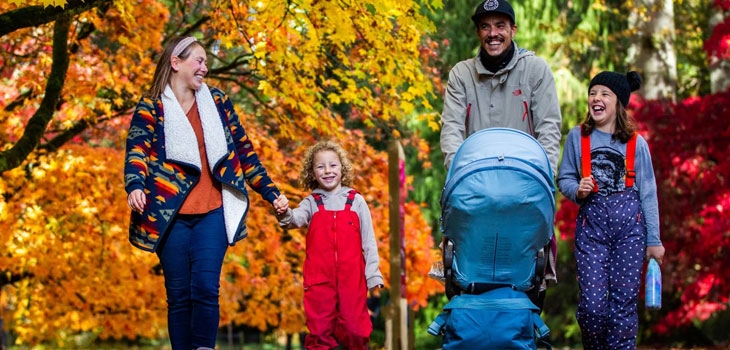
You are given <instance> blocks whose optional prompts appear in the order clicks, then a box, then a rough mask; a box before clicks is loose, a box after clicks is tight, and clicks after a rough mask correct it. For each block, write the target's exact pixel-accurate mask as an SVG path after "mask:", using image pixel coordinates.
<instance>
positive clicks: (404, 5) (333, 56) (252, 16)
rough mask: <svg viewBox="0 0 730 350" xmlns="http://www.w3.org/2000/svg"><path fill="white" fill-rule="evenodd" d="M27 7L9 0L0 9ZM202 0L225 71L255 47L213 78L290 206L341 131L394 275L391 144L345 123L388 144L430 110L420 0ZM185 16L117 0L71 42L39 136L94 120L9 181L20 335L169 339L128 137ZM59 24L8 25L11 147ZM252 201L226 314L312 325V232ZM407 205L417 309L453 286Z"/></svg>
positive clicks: (2, 92) (232, 319)
mask: <svg viewBox="0 0 730 350" xmlns="http://www.w3.org/2000/svg"><path fill="white" fill-rule="evenodd" d="M19 4H20V3H18V2H17V1H16V2H14V3H13V4H8V3H3V4H0V13H2V12H5V11H10V10H12V9H14V8H15V7H16V6H18V5H19ZM199 4H200V8H197V11H198V12H197V13H196V14H195V15H198V16H204V15H206V16H210V18H211V20H209V21H204V22H202V24H201V27H200V29H199V30H200V32H201V33H203V36H204V37H205V38H206V41H205V42H206V45H210V44H211V42H212V41H213V39H215V40H219V42H220V47H221V51H220V52H219V53H217V55H216V56H214V57H211V58H210V65H211V68H215V67H216V66H220V65H224V64H226V63H229V62H231V61H233V60H235V59H237V58H240V57H246V59H248V61H247V64H246V65H245V69H249V70H246V71H242V72H240V71H239V72H236V73H237V74H232V75H230V76H222V77H221V76H219V77H218V78H226V79H221V80H215V79H213V77H211V78H210V79H209V81H208V84H209V85H212V86H219V87H221V88H223V89H224V90H225V91H227V92H229V93H230V94H231V97H232V99H233V101H234V103H236V104H237V109H238V112H239V115H240V116H241V119H242V122H243V125H244V126H245V127H246V130H247V133H248V134H249V135H250V136H251V138H252V140H253V142H254V145H255V146H256V147H257V148H256V150H257V152H258V154H259V157H260V158H261V160H262V162H263V164H264V165H265V166H266V168H267V170H268V171H269V173H270V175H271V177H272V178H273V179H274V180H275V181H276V182H277V184H278V185H279V187H280V189H281V190H282V191H283V192H284V193H286V194H287V195H288V196H289V197H290V200H291V202H292V203H293V204H294V203H297V202H298V201H299V200H300V199H301V198H302V197H303V196H304V195H306V193H303V192H302V191H301V190H300V189H298V188H297V186H296V183H297V176H298V172H299V165H300V164H299V161H300V160H301V159H302V155H303V152H304V150H305V149H306V148H307V147H308V146H310V145H311V144H313V143H314V142H316V141H317V140H319V139H323V138H332V139H336V140H338V141H339V142H341V143H342V144H343V145H344V146H345V149H346V150H348V151H349V152H350V157H351V159H352V161H353V163H354V166H355V169H356V171H357V176H356V178H355V181H354V184H353V187H355V188H356V189H357V190H358V191H360V192H361V193H362V194H363V196H364V197H365V199H366V200H367V202H368V204H369V205H370V209H371V213H372V215H373V221H374V224H375V234H376V237H377V239H378V247H379V250H380V256H381V271H382V272H383V273H384V275H385V276H384V277H385V279H386V281H389V274H390V269H389V264H388V262H389V254H390V253H389V243H388V241H389V237H388V231H389V223H388V220H389V217H388V206H389V203H388V169H387V155H386V154H385V153H384V152H382V151H378V150H376V149H375V148H374V147H373V146H372V145H370V144H368V143H367V142H366V141H365V136H364V133H363V132H362V131H358V130H347V129H346V128H345V120H348V121H353V122H357V123H359V124H361V125H363V127H364V128H368V129H370V130H368V133H374V134H376V135H381V136H380V137H382V139H387V138H390V135H397V134H398V131H397V130H398V127H399V126H398V125H399V119H402V118H404V117H406V116H410V115H413V114H414V113H415V112H414V111H415V108H416V107H417V106H421V107H425V108H426V109H428V108H429V107H430V106H429V105H428V102H427V98H428V97H429V96H430V95H431V94H432V86H431V83H430V82H429V79H428V76H427V75H426V74H424V73H423V72H422V69H423V68H422V67H421V64H420V60H421V59H422V57H421V55H422V52H421V51H419V41H420V38H421V36H422V35H423V33H425V32H426V31H427V30H429V29H430V28H431V27H432V25H431V24H430V23H429V22H428V21H427V20H426V19H425V18H424V17H422V12H423V11H422V9H420V8H419V6H423V2H419V3H415V2H412V1H408V0H402V1H390V0H372V1H369V2H367V3H365V2H363V3H357V2H356V3H354V4H353V5H344V4H343V3H341V2H336V1H311V2H310V1H303V2H301V4H297V5H296V6H299V7H298V8H294V7H291V6H294V5H293V3H291V2H288V1H283V0H282V1H271V2H251V3H249V2H247V1H240V2H239V1H216V0H213V1H201V2H200V3H199ZM438 4H440V2H439V1H434V5H431V4H427V6H437V5H438ZM171 6H174V5H171ZM185 15H186V16H191V13H186V14H185ZM183 18H184V17H183V13H180V12H179V9H178V10H174V9H168V8H167V7H165V5H164V2H158V1H152V0H120V1H114V2H112V5H111V8H109V9H108V10H106V12H101V11H87V12H82V13H81V14H79V15H77V16H76V17H74V24H73V25H72V26H71V27H72V29H71V31H72V33H71V34H72V35H70V36H69V38H70V43H69V45H78V46H76V47H75V48H74V50H75V51H73V52H72V53H71V54H70V65H69V70H68V72H67V74H66V81H65V85H64V89H63V100H62V101H61V103H59V105H58V111H57V112H56V113H55V115H54V118H53V120H52V121H51V123H50V124H49V126H48V128H47V129H46V131H45V133H44V136H43V140H44V141H48V140H51V139H53V137H55V136H57V135H59V134H62V133H63V132H64V131H66V130H68V129H69V128H71V126H72V125H74V124H76V123H78V122H82V121H84V122H87V123H89V125H92V126H94V127H93V128H90V129H89V130H87V131H86V132H84V133H83V134H80V135H79V136H77V137H76V138H74V139H73V140H72V141H71V142H69V143H67V144H66V145H65V146H64V147H63V148H61V150H60V151H56V152H53V153H47V152H44V151H36V152H33V153H31V154H30V156H29V157H28V158H27V159H26V160H25V162H24V163H23V164H22V166H21V167H18V168H15V169H11V170H9V171H6V172H4V173H3V175H2V179H0V245H3V246H4V247H6V248H5V254H0V272H2V273H3V275H4V276H7V278H8V279H11V281H9V282H8V283H7V284H4V285H3V286H1V287H2V289H1V290H0V307H1V309H0V317H1V318H2V320H3V321H4V323H5V325H6V326H7V327H8V328H9V329H10V330H11V331H12V332H13V334H14V336H15V339H16V342H17V343H18V344H30V345H33V344H39V343H41V342H51V343H55V344H58V345H59V346H63V345H64V344H66V345H68V344H67V343H66V342H68V341H69V339H70V337H71V336H73V335H74V334H78V333H80V332H88V333H91V334H95V335H98V336H99V338H101V339H106V338H117V339H122V338H126V339H138V338H159V337H163V336H165V333H166V322H167V321H166V304H165V293H164V285H163V280H162V276H161V275H160V270H159V267H158V260H157V257H156V256H155V255H154V254H149V253H146V252H142V251H140V250H137V249H135V248H133V247H132V246H131V245H130V244H129V243H128V241H127V225H128V215H129V209H128V208H127V206H126V200H125V198H126V193H125V192H124V189H123V178H122V164H123V157H124V154H123V143H124V139H125V137H126V128H127V127H128V122H129V120H128V117H129V114H130V108H131V107H133V106H134V104H135V103H136V101H137V99H138V98H139V96H140V95H141V93H142V91H144V89H145V88H146V86H147V84H149V82H150V81H151V75H152V73H153V71H154V63H155V59H156V57H157V56H156V55H158V54H159V50H160V49H161V46H162V45H161V42H162V41H163V38H164V37H166V36H167V35H168V34H165V29H166V28H170V27H175V26H177V25H181V26H183V27H185V26H187V24H185V22H184V19H183ZM185 18H187V17H185ZM87 24H93V25H94V29H93V31H92V33H91V35H90V36H89V37H88V38H82V39H77V36H74V35H76V34H79V33H80V32H81V31H82V30H81V29H80V28H82V27H83V26H84V25H87ZM51 36H52V24H47V25H42V26H39V27H34V28H27V29H20V30H17V31H15V32H12V33H10V34H7V35H5V36H3V43H2V44H0V45H1V46H2V48H3V49H2V50H0V63H2V64H0V79H2V80H3V84H0V130H2V132H1V133H0V152H3V151H5V150H7V149H9V148H10V147H12V146H13V144H14V143H15V142H17V140H18V139H19V138H20V137H21V135H22V134H23V132H25V131H26V130H25V127H26V125H27V122H28V120H29V119H30V117H31V116H32V115H33V113H34V112H35V111H36V109H37V108H38V104H39V100H40V98H42V95H43V93H44V89H45V88H46V81H45V77H46V75H47V74H48V72H49V71H50V66H51V62H52V56H51V51H52V47H51ZM207 39H210V40H207ZM25 94H27V95H25ZM22 96H27V98H24V97H22ZM10 105H12V106H13V107H12V108H8V107H9V106H10ZM424 118H425V119H429V120H430V119H433V115H426V116H425V117H424ZM410 142H411V144H412V145H416V147H417V148H418V149H422V150H423V149H427V147H428V146H427V145H426V144H424V143H423V142H420V141H419V140H411V141H410ZM422 153H424V154H425V152H422ZM425 166H429V164H425ZM251 200H252V202H251V204H252V205H251V210H250V211H249V216H248V218H247V220H248V221H247V223H248V226H249V237H248V238H247V239H245V240H244V241H242V242H239V243H238V244H237V245H236V246H234V247H232V248H230V249H229V251H228V254H227V256H226V260H225V263H224V266H223V275H222V278H221V298H220V302H221V324H222V325H225V324H230V323H234V324H245V325H248V326H253V327H258V328H260V329H262V330H264V329H279V330H281V331H283V332H287V333H294V332H299V331H301V330H303V327H304V315H303V309H302V287H301V280H302V276H301V273H302V268H301V265H302V262H303V261H304V255H303V254H304V253H303V252H304V246H303V245H304V242H305V239H304V234H305V233H306V231H299V230H296V231H289V232H284V231H283V230H282V229H281V228H279V227H278V224H277V222H276V219H275V217H274V215H273V213H272V211H271V207H270V205H268V204H266V203H263V201H262V200H261V198H260V197H259V196H258V195H257V194H255V193H254V194H252V195H251ZM405 214H406V218H405V225H406V229H405V233H406V245H407V246H406V276H407V289H406V290H407V297H408V300H409V303H410V304H411V305H412V306H413V307H415V308H418V307H420V306H424V305H426V299H427V297H428V296H429V295H431V294H434V293H438V292H441V291H442V287H441V285H440V284H438V283H437V282H436V281H434V280H431V279H429V278H428V277H427V274H428V270H429V269H430V266H431V263H432V262H433V261H434V260H436V259H438V255H437V251H436V250H435V249H433V246H434V243H433V240H432V237H431V230H430V227H429V225H428V223H427V222H426V221H425V220H424V218H423V216H422V215H421V213H420V205H419V204H417V203H406V204H405ZM386 283H387V282H386ZM386 287H387V286H386Z"/></svg>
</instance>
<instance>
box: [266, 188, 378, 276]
mask: <svg viewBox="0 0 730 350" xmlns="http://www.w3.org/2000/svg"><path fill="white" fill-rule="evenodd" d="M350 190H352V188H350V187H347V186H342V187H340V189H339V190H335V191H333V192H327V191H324V190H322V189H319V188H317V189H315V190H314V191H313V193H319V194H320V195H322V202H323V203H324V206H325V208H326V209H327V210H343V209H345V203H346V202H347V195H348V192H350ZM318 210H319V209H318V208H317V203H316V202H315V200H314V197H313V196H312V195H311V194H310V195H308V196H307V197H305V198H304V199H303V200H302V201H301V203H299V206H298V207H297V208H295V209H289V210H288V211H287V213H286V214H284V215H283V216H282V217H281V219H279V225H281V226H283V227H289V228H299V227H305V226H309V223H310V221H311V220H312V216H313V215H314V213H316V212H317V211H318ZM351 210H352V211H354V212H356V213H357V216H358V217H359V218H360V237H361V241H362V252H363V256H364V258H365V279H366V280H367V285H368V288H373V287H375V286H378V285H381V284H383V275H382V273H381V272H380V267H379V265H380V256H379V255H378V245H377V242H376V241H375V231H374V229H373V219H372V216H371V215H370V208H369V207H368V205H367V202H365V198H363V197H362V196H361V195H360V194H359V193H358V194H356V195H355V200H354V201H353V202H352V207H351Z"/></svg>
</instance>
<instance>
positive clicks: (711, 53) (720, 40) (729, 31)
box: [704, 0, 730, 62]
mask: <svg viewBox="0 0 730 350" xmlns="http://www.w3.org/2000/svg"><path fill="white" fill-rule="evenodd" d="M718 2H723V6H728V7H730V1H728V0H724V1H720V0H716V3H718ZM704 50H705V52H706V53H707V57H708V59H710V60H711V62H712V60H727V59H729V58H730V17H728V18H725V20H723V21H722V22H721V23H718V24H717V25H716V26H715V27H714V28H713V29H712V34H710V37H709V38H707V41H705V45H704Z"/></svg>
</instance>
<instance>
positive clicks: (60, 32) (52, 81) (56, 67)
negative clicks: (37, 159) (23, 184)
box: [0, 13, 72, 173]
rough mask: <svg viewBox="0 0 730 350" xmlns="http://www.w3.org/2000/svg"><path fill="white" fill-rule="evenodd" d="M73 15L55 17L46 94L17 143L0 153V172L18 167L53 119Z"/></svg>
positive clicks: (66, 60)
mask: <svg viewBox="0 0 730 350" xmlns="http://www.w3.org/2000/svg"><path fill="white" fill-rule="evenodd" d="M71 18H72V15H71V14H69V13H62V14H61V15H59V16H58V17H57V18H56V23H55V25H54V27H53V63H52V64H51V73H50V74H49V75H48V83H47V84H46V90H45V96H44V97H43V100H41V104H40V106H39V107H38V110H36V112H35V114H33V116H32V117H31V118H30V120H28V125H27V126H26V128H25V131H24V132H23V136H21V137H20V139H19V140H18V142H17V143H16V144H15V145H14V146H13V147H12V148H10V149H8V150H7V151H4V152H0V173H2V172H4V171H6V170H10V169H13V168H15V167H17V166H19V165H20V164H21V163H22V162H23V160H24V159H25V158H26V157H27V156H28V154H30V153H31V152H33V150H34V149H35V148H36V147H37V146H38V144H39V143H40V140H41V137H42V136H43V133H44V131H45V129H46V127H47V126H48V123H49V122H50V121H51V119H53V114H54V112H55V110H56V104H57V103H58V101H59V100H60V98H61V91H62V90H63V84H64V82H65V80H66V72H67V71H68V65H69V57H68V32H69V27H70V25H71Z"/></svg>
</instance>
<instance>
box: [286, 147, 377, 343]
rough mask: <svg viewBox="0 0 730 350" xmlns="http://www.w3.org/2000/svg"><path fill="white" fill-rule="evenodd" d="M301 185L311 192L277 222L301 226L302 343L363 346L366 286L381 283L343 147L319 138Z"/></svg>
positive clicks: (369, 226) (367, 329) (363, 206)
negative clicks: (303, 251) (303, 238)
mask: <svg viewBox="0 0 730 350" xmlns="http://www.w3.org/2000/svg"><path fill="white" fill-rule="evenodd" d="M300 182H301V185H302V186H303V187H304V188H305V189H308V190H312V193H311V194H310V195H309V196H307V197H305V198H304V200H302V202H301V203H299V206H298V207H297V208H296V209H288V210H287V213H286V214H285V215H283V216H282V217H281V218H280V220H279V223H280V225H281V226H285V227H305V226H307V227H308V228H309V229H308V231H307V246H306V259H305V260H304V313H305V315H306V318H307V321H306V322H307V327H308V328H309V334H308V335H307V336H306V338H305V341H304V346H305V348H306V349H332V348H335V347H337V346H338V345H342V346H344V347H345V348H346V349H367V346H368V343H369V340H370V333H371V332H372V329H373V327H372V322H371V320H370V315H369V313H368V308H367V304H366V300H367V292H368V290H369V289H374V288H376V287H382V286H383V276H382V274H381V273H380V269H379V267H378V264H379V257H378V247H377V244H376V241H375V233H374V231H373V223H372V218H371V216H370V210H369V208H368V205H367V203H366V202H365V199H364V198H363V197H362V196H361V195H360V194H359V193H357V191H355V190H354V189H352V188H350V187H348V186H349V185H350V184H351V182H352V165H351V164H350V161H349V160H348V159H347V154H346V153H345V151H344V150H343V149H342V147H341V146H340V145H339V144H337V143H334V142H330V141H324V142H319V143H317V144H315V145H314V146H312V147H311V148H310V149H309V150H308V151H307V154H306V156H305V160H304V165H303V167H302V170H301V176H300Z"/></svg>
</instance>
